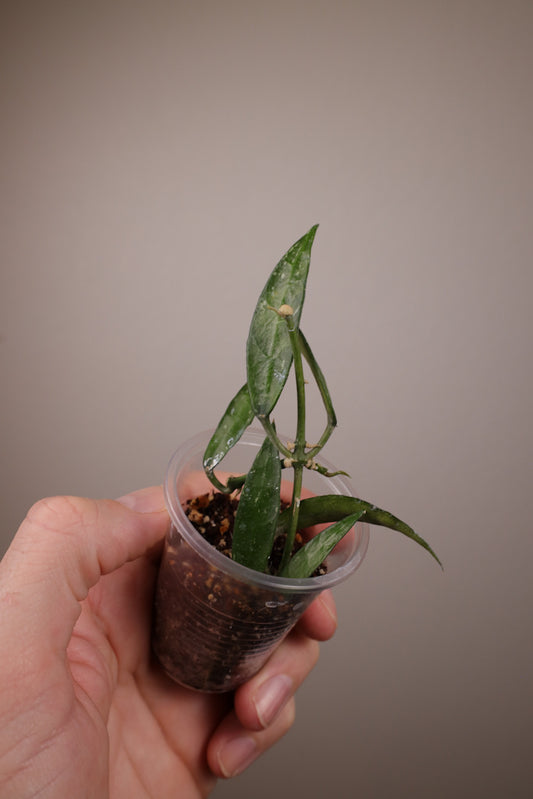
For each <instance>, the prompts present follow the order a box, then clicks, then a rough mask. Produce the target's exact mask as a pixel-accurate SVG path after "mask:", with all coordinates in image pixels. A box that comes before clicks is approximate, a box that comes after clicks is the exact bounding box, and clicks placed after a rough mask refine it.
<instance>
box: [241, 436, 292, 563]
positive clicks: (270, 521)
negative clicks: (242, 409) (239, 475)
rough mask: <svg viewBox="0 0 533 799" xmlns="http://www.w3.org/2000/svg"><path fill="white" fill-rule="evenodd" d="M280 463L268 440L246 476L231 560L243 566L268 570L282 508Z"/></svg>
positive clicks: (267, 439) (274, 448)
mask: <svg viewBox="0 0 533 799" xmlns="http://www.w3.org/2000/svg"><path fill="white" fill-rule="evenodd" d="M280 485H281V462H280V459H279V454H278V451H277V449H276V447H274V445H273V444H272V442H271V441H270V439H269V438H265V440H264V442H263V444H262V446H261V449H260V450H259V452H258V453H257V455H256V457H255V460H254V462H253V464H252V467H251V469H250V471H249V472H248V475H247V477H246V482H245V483H244V486H243V489H242V492H241V496H240V499H239V505H238V508H237V513H236V515H235V526H234V528H233V544H232V557H233V560H236V561H237V562H238V563H242V565H243V566H248V568H250V569H255V570H256V571H259V572H266V571H268V558H269V555H270V553H271V551H272V547H273V544H274V539H275V537H276V529H277V522H278V516H279V509H280Z"/></svg>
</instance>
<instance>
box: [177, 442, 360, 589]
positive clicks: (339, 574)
mask: <svg viewBox="0 0 533 799" xmlns="http://www.w3.org/2000/svg"><path fill="white" fill-rule="evenodd" d="M213 432H214V430H204V431H202V432H200V433H197V434H196V435H195V436H193V437H192V438H189V439H188V440H186V441H184V442H183V444H181V446H179V447H178V449H176V451H175V452H174V453H173V455H172V456H171V458H170V460H169V463H168V466H167V471H166V475H165V482H164V486H163V488H164V494H165V502H166V506H167V510H168V512H169V515H170V518H171V521H172V523H173V525H174V526H175V527H176V528H177V529H178V530H179V533H180V534H181V535H182V536H183V538H184V539H185V540H186V541H187V543H188V544H189V545H190V546H191V547H192V548H193V549H194V550H195V551H196V552H197V553H198V554H199V555H200V556H201V557H203V558H204V559H205V560H207V561H209V562H210V563H212V564H213V566H215V567H216V568H218V569H220V570H221V571H223V572H224V573H226V574H228V575H231V576H232V577H233V578H234V579H239V580H242V581H243V582H246V583H253V584H255V585H257V586H261V587H263V588H267V589H269V590H274V591H281V592H288V591H290V592H292V593H317V594H318V593H320V592H321V591H323V590H325V589H326V588H332V587H333V586H334V585H337V584H338V583H340V582H342V581H343V580H345V579H346V578H347V577H349V576H350V575H351V574H352V573H353V572H354V571H355V570H356V569H357V568H358V567H359V566H360V565H361V563H362V561H363V559H364V557H365V555H366V552H367V549H368V542H369V532H368V525H367V524H366V523H364V522H357V524H356V525H355V530H354V535H355V536H356V541H355V542H354V549H353V552H352V553H351V554H350V555H349V557H348V559H347V560H346V562H345V563H343V564H341V565H340V566H337V567H336V568H334V569H333V570H332V571H331V572H327V573H326V574H323V575H320V576H318V577H300V578H293V577H279V576H277V575H273V574H264V573H262V572H258V571H255V570H254V569H250V568H248V567H247V566H243V565H242V564H241V563H237V562H236V561H234V560H231V559H230V558H228V557H227V556H226V555H223V554H222V552H219V551H218V550H217V549H216V548H215V547H213V546H212V545H211V544H210V543H209V542H208V541H206V540H205V538H203V536H202V535H201V534H200V533H199V532H198V531H197V530H196V528H195V527H194V526H193V525H192V524H191V522H190V521H189V519H188V518H187V516H186V514H185V511H184V509H183V507H182V505H181V502H180V501H179V498H178V491H177V480H178V476H179V474H180V472H181V471H182V469H183V468H184V467H185V465H186V464H187V463H190V461H191V460H192V459H194V458H195V457H198V456H199V458H200V469H201V463H202V455H203V452H204V450H205V448H206V446H207V443H208V441H209V439H210V438H211V436H212V434H213ZM264 438H265V432H264V431H263V429H262V428H260V429H258V428H253V427H252V428H248V429H247V430H246V431H245V432H244V433H243V435H242V437H241V438H240V440H239V442H238V444H237V446H238V445H239V444H241V445H245V446H246V445H249V446H254V447H258V446H260V444H261V443H262V441H263V440H264ZM317 462H318V463H320V465H322V466H325V467H326V468H327V469H328V471H335V466H334V465H333V464H331V463H330V462H329V461H328V460H326V459H325V458H322V457H319V458H317ZM324 480H326V481H329V482H330V485H331V486H332V488H333V491H331V492H330V493H338V494H341V493H346V494H349V495H351V496H354V494H353V491H352V489H351V486H350V483H349V481H348V480H347V479H346V478H345V477H344V476H343V475H337V476H335V477H334V478H327V477H325V478H324ZM213 488H214V487H213Z"/></svg>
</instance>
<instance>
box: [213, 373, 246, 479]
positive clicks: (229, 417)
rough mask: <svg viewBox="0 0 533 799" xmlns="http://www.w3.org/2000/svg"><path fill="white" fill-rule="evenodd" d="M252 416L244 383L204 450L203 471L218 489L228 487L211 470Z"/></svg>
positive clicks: (225, 453)
mask: <svg viewBox="0 0 533 799" xmlns="http://www.w3.org/2000/svg"><path fill="white" fill-rule="evenodd" d="M253 418H254V412H253V411H252V405H251V402H250V394H249V392H248V386H247V384H246V383H245V384H244V386H243V387H242V388H241V389H240V390H239V391H238V392H237V394H236V395H235V396H234V397H233V399H232V400H231V402H230V404H229V405H228V407H227V408H226V410H225V412H224V415H223V416H222V419H221V420H220V422H219V423H218V426H217V429H216V430H215V432H214V433H213V435H212V436H211V439H210V441H209V444H208V445H207V447H206V450H205V452H204V459H203V465H204V469H205V473H206V474H207V476H208V477H209V479H210V480H211V482H212V483H213V485H215V486H216V487H217V488H218V489H219V490H220V491H224V492H227V491H228V490H230V489H228V487H227V486H224V485H223V484H222V483H221V482H220V481H219V480H218V478H217V477H216V475H215V474H214V471H213V470H214V469H216V467H217V466H218V464H219V463H220V461H221V460H222V459H223V458H224V457H225V455H227V453H228V452H229V450H230V449H231V448H232V447H233V446H234V445H235V444H236V443H237V441H238V440H239V439H240V437H241V436H242V434H243V433H244V431H245V430H246V428H247V427H248V426H249V425H250V424H251V423H252V421H253Z"/></svg>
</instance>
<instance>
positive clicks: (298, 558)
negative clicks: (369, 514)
mask: <svg viewBox="0 0 533 799" xmlns="http://www.w3.org/2000/svg"><path fill="white" fill-rule="evenodd" d="M364 513H365V511H364V510H360V511H358V512H357V513H352V514H350V516H345V518H344V519H341V520H340V521H338V522H335V524H332V525H331V527H327V528H326V529H325V530H322V531H321V532H320V533H318V535H315V537H314V538H311V540H310V541H308V542H307V543H306V544H304V545H303V547H301V549H299V550H298V552H296V554H295V555H293V556H292V558H291V560H290V561H289V563H288V565H287V568H286V569H285V571H284V572H283V577H311V576H312V574H313V572H314V571H315V569H317V568H318V567H319V566H320V564H321V563H322V561H323V560H324V559H325V558H326V557H327V556H328V555H329V553H330V552H331V550H332V549H333V548H334V547H335V546H336V545H337V544H338V543H339V541H340V540H341V538H344V536H345V535H346V533H347V532H348V531H349V530H351V529H352V527H353V526H354V524H355V523H356V522H357V521H358V520H359V519H360V518H361V516H363V515H364Z"/></svg>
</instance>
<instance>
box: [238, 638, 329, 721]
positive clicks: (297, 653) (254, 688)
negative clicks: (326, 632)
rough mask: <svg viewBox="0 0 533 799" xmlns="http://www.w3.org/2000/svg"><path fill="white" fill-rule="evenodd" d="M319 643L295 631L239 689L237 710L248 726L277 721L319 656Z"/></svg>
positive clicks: (239, 717) (240, 718) (241, 719)
mask: <svg viewBox="0 0 533 799" xmlns="http://www.w3.org/2000/svg"><path fill="white" fill-rule="evenodd" d="M318 654H319V649H318V643H317V642H316V641H313V640H312V639H311V638H308V637H307V636H306V635H302V634H301V633H299V632H292V633H291V634H290V635H289V636H287V638H286V639H285V640H284V641H283V643H282V644H281V645H280V646H279V647H278V648H277V649H276V650H275V651H274V652H273V654H272V655H271V656H270V658H269V659H268V660H267V662H266V663H265V665H264V666H263V668H262V669H261V670H260V671H259V672H258V673H257V674H256V675H255V676H254V677H252V679H251V680H249V681H248V682H247V683H245V684H244V685H241V687H240V688H238V689H237V691H236V692H235V713H236V715H237V718H238V719H239V721H240V722H241V724H242V725H243V727H246V729H249V730H261V729H266V728H267V727H268V726H269V725H270V724H272V723H273V722H274V720H275V719H276V717H277V715H278V714H279V713H280V711H281V710H282V709H283V708H284V707H285V705H286V704H287V702H288V701H289V700H290V699H291V697H292V696H293V695H294V693H295V692H296V690H297V689H298V688H299V686H300V685H301V684H302V682H303V681H304V680H305V678H306V677H307V676H308V674H309V672H310V671H311V670H312V669H313V668H314V666H315V665H316V662H317V660H318Z"/></svg>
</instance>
